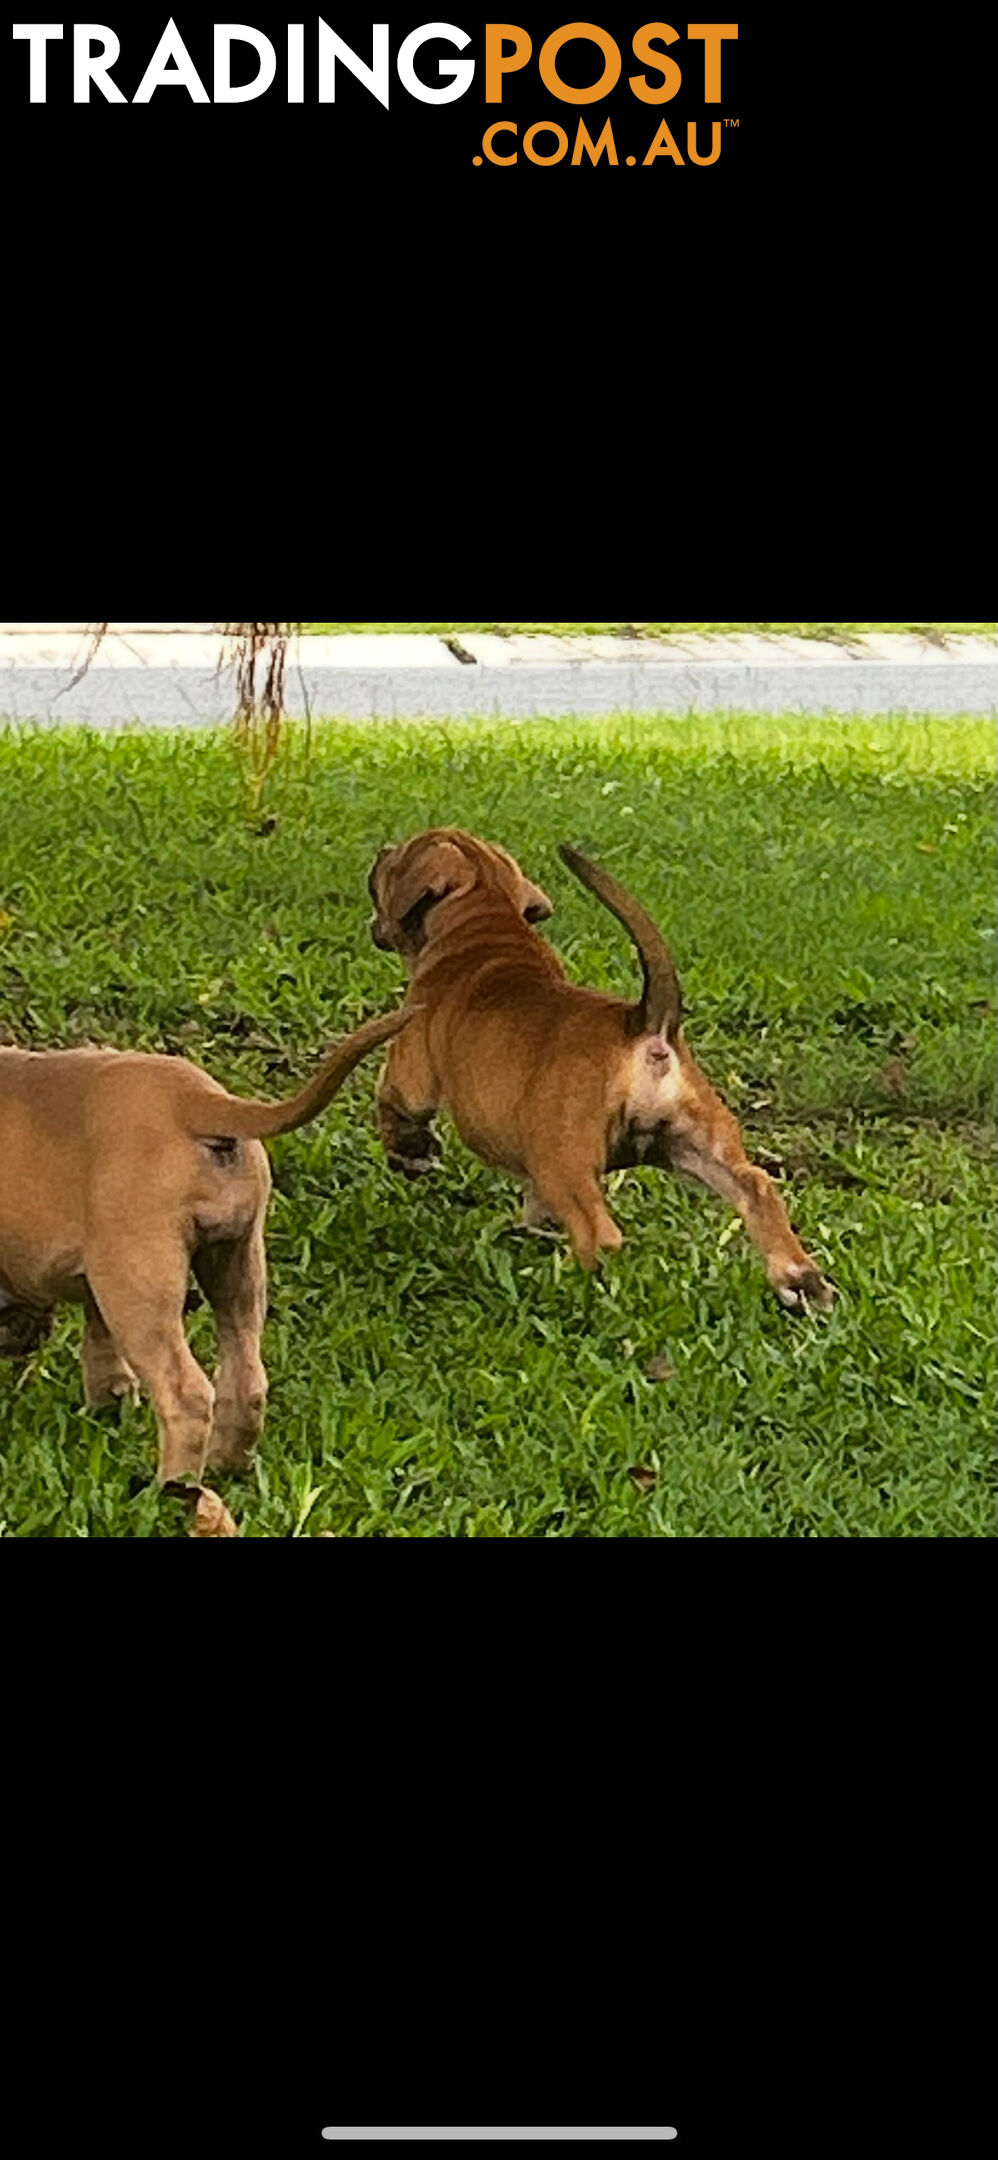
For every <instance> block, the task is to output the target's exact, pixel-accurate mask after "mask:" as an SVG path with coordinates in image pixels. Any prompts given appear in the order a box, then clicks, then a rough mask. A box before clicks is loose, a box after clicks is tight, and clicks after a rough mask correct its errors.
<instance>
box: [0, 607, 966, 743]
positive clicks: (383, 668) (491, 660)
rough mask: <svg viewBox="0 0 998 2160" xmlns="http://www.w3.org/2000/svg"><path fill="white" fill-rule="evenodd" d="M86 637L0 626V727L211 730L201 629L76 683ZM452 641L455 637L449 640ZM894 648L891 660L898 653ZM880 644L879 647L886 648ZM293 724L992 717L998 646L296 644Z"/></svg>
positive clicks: (217, 672) (224, 689)
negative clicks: (726, 716)
mask: <svg viewBox="0 0 998 2160" xmlns="http://www.w3.org/2000/svg"><path fill="white" fill-rule="evenodd" d="M83 630H84V626H82V625H76V626H69V625H65V626H64V625H57V626H56V625H31V626H28V625H18V626H16V628H15V626H13V625H7V624H4V625H0V715H2V716H3V720H0V725H2V724H3V721H13V722H28V723H34V724H36V725H43V726H54V725H60V724H65V723H75V724H80V723H83V724H85V725H87V726H92V727H96V728H117V727H122V726H129V725H136V724H139V725H144V726H149V727H157V728H158V727H218V726H222V725H224V724H225V723H226V722H228V721H230V720H231V719H232V715H233V710H234V704H235V695H234V684H233V674H232V669H231V665H228V664H226V665H223V666H221V667H220V666H219V658H220V655H221V654H222V651H223V647H222V641H221V640H220V639H219V638H218V637H217V636H216V635H213V634H212V633H211V631H210V627H209V626H208V625H203V624H198V625H196V626H193V625H191V626H181V625H169V626H164V627H163V628H162V629H161V630H160V631H158V632H154V631H153V630H152V628H151V626H132V625H128V626H124V625H121V626H118V629H117V630H116V633H115V634H113V635H109V636H108V638H107V639H105V641H104V644H103V645H102V647H101V648H100V650H99V652H98V653H97V654H96V655H95V656H94V657H93V659H92V660H91V663H90V665H89V666H88V668H87V669H86V672H85V673H82V674H80V673H79V670H80V668H81V665H82V662H83V660H84V658H85V657H86V653H87V641H86V638H85V636H84V635H83V634H82V633H83ZM455 643H457V641H455ZM895 646H896V647H897V648H902V649H903V650H901V651H900V652H899V656H898V657H893V655H892V651H891V648H892V647H895ZM885 648H886V649H885ZM286 709H287V712H288V714H289V716H290V717H291V718H297V719H302V718H305V717H307V716H308V715H311V716H312V717H314V718H318V717H322V716H328V717H333V716H336V717H342V718H344V719H352V720H372V721H377V720H389V721H391V720H395V719H399V720H403V719H404V720H409V719H413V720H416V719H436V720H448V719H483V720H492V719H508V720H514V721H515V720H527V719H532V718H542V717H550V718H562V717H568V716H570V715H580V716H584V715H593V716H596V715H612V714H615V713H639V714H643V715H650V714H653V713H660V714H674V715H677V716H681V715H686V714H690V713H694V712H724V711H729V712H740V713H799V714H802V715H803V714H806V713H813V714H815V715H820V714H824V713H836V714H841V715H846V716H850V715H852V716H857V717H858V716H863V715H865V716H873V715H876V714H886V713H898V714H912V715H917V714H929V713H931V714H942V715H955V714H958V713H959V714H966V715H977V716H982V717H988V718H994V717H995V716H998V645H995V644H992V643H991V641H990V640H988V639H985V638H980V637H978V638H969V637H961V638H958V639H954V640H953V641H952V643H951V645H950V646H948V647H947V648H943V649H936V648H934V647H928V648H926V647H924V646H922V645H921V643H920V641H919V640H917V639H915V638H907V637H905V638H900V637H899V638H897V639H896V640H895V639H889V640H885V638H884V637H883V636H880V637H877V638H869V639H857V640H856V642H855V644H854V645H852V646H848V647H838V646H832V645H828V644H818V643H817V642H815V645H814V648H813V651H809V650H808V649H807V645H806V641H804V640H801V639H798V638H778V637H772V638H762V637H732V638H720V637H718V638H706V637H698V638H692V637H689V638H682V639H680V638H677V639H676V640H675V641H674V645H672V646H670V648H669V650H668V652H667V653H663V651H662V649H661V648H660V647H658V646H654V645H651V644H650V643H641V642H639V641H637V640H627V639H621V640H611V639H608V638H602V637H601V638H596V637H593V638H589V639H584V638H568V639H565V640H555V639H552V638H510V639H508V640H503V639H499V638H495V637H490V636H484V635H483V636H473V635H468V636H462V638H461V639H460V643H459V646H458V649H457V650H455V649H454V646H448V645H446V644H445V643H444V641H443V640H442V639H440V638H437V637H435V636H430V635H408V636H393V635H386V636H382V637H377V638H374V637H365V636H355V637H354V636H344V637H303V638H300V639H293V640H292V641H291V644H290V648H289V653H288V664H287V674H286Z"/></svg>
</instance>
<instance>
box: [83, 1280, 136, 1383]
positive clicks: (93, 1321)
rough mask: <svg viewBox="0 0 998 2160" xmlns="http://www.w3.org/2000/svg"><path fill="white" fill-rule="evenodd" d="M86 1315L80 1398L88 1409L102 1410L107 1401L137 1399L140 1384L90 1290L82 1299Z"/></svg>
mask: <svg viewBox="0 0 998 2160" xmlns="http://www.w3.org/2000/svg"><path fill="white" fill-rule="evenodd" d="M84 1311H85V1314H86V1319H85V1322H84V1328H83V1342H82V1344H81V1347H80V1363H81V1365H82V1367H83V1398H84V1401H85V1403H86V1405H87V1409H88V1410H104V1409H106V1408H107V1407H108V1405H109V1404H118V1403H122V1402H137V1401H138V1393H139V1384H138V1381H137V1380H136V1378H135V1374H134V1373H133V1371H132V1368H131V1366H130V1365H129V1364H127V1363H126V1361H125V1359H124V1358H123V1357H122V1355H121V1352H120V1350H119V1349H118V1346H117V1344H116V1342H115V1340H114V1337H113V1335H111V1334H110V1333H109V1331H108V1329H107V1328H106V1327H105V1325H104V1320H103V1316H102V1314H101V1313H100V1311H99V1310H98V1307H97V1304H96V1302H95V1300H94V1296H93V1293H92V1291H90V1290H88V1291H87V1294H86V1297H85V1299H84Z"/></svg>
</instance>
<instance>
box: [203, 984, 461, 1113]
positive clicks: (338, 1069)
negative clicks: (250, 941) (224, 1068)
mask: <svg viewBox="0 0 998 2160" xmlns="http://www.w3.org/2000/svg"><path fill="white" fill-rule="evenodd" d="M417 1009H418V1008H416V1007H414V1006H406V1007H405V1008H404V1010H403V1011H401V1012H393V1013H382V1014H381V1015H380V1017H379V1018H378V1019H377V1020H365V1022H364V1024H363V1027H359V1028H357V1029H356V1030H355V1032H354V1034H352V1035H347V1036H346V1037H345V1038H344V1040H343V1042H340V1043H337V1045H336V1048H335V1050H333V1051H331V1052H330V1055H329V1056H328V1057H327V1059H326V1061H325V1064H323V1065H320V1067H319V1070H318V1072H317V1073H316V1075H315V1078H314V1079H313V1080H310V1081H309V1083H308V1086H307V1087H304V1088H302V1091H301V1094H300V1095H293V1096H292V1097H291V1098H290V1101H288V1102H280V1103H265V1102H243V1101H241V1100H240V1098H239V1096H238V1095H229V1096H228V1097H227V1098H223V1099H222V1100H221V1101H220V1102H219V1104H218V1107H217V1110H216V1109H215V1108H214V1107H213V1108H212V1110H211V1113H210V1116H211V1124H210V1126H208V1125H207V1124H206V1125H205V1130H204V1133H203V1134H202V1135H201V1137H203V1138H207V1137H211V1138H212V1139H220V1140H222V1139H229V1138H232V1139H238V1140H270V1139H272V1138H273V1137H274V1135H275V1134H277V1133H289V1132H297V1131H298V1128H299V1126H300V1125H310V1124H311V1122H312V1119H313V1118H317V1117H318V1116H319V1113H320V1111H322V1110H325V1108H326V1105H327V1103H331V1102H332V1099H333V1096H334V1095H337V1094H338V1093H339V1090H340V1088H341V1087H342V1086H343V1083H344V1081H345V1080H347V1079H348V1078H349V1076H350V1074H351V1073H352V1071H353V1069H354V1066H355V1065H359V1064H360V1061H361V1058H365V1057H366V1056H367V1055H368V1052H369V1051H371V1050H377V1049H378V1047H379V1045H380V1044H381V1043H386V1042H390V1041H391V1040H392V1037H393V1036H394V1035H399V1034H401V1032H402V1029H403V1028H404V1027H408V1025H409V1022H410V1020H411V1019H412V1017H413V1013H414V1012H415V1011H416V1010H417ZM198 1108H199V1116H200V1115H203V1114H204V1113H203V1112H202V1111H201V1106H200V1105H199V1106H198Z"/></svg>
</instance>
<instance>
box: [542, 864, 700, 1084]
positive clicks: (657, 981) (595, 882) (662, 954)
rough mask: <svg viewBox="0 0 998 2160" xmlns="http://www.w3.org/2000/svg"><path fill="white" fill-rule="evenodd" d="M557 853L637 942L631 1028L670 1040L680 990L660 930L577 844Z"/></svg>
mask: <svg viewBox="0 0 998 2160" xmlns="http://www.w3.org/2000/svg"><path fill="white" fill-rule="evenodd" d="M558 853H559V855H560V856H561V859H562V862H563V863H567V865H568V868H569V869H570V870H571V872H572V874H573V876H574V877H577V878H578V879H579V880H580V882H581V883H582V884H583V885H588V887H589V890H590V892H594V893H595V894H596V898H597V900H602V902H603V906H604V907H605V908H609V910H610V913H611V915H615V916H616V918H617V921H618V922H620V923H623V925H624V929H625V930H626V931H627V932H628V935H629V936H630V937H631V938H632V939H633V942H634V944H635V945H636V946H637V949H638V953H639V955H640V959H641V966H642V969H643V971H644V979H645V980H644V993H643V996H642V999H641V1003H640V1005H638V1006H636V1007H635V1032H636V1033H638V1034H642V1035H644V1034H652V1035H664V1036H665V1039H666V1041H667V1042H670V1043H674V1042H675V1041H676V1038H677V1036H678V1034H679V1030H680V1028H681V1026H682V1024H683V994H682V991H681V989H680V987H679V977H678V975H677V973H676V964H675V961H674V960H673V957H672V954H671V952H670V951H669V948H668V946H667V944H666V942H665V939H664V938H663V936H662V933H661V931H660V930H659V929H658V927H657V925H656V924H655V923H653V921H652V919H651V916H650V915H649V914H647V913H646V911H645V909H644V908H643V907H639V905H638V902H637V901H636V900H632V898H631V895H630V893H629V892H625V890H624V887H623V886H622V885H618V883H617V880H616V878H614V877H611V876H610V874H609V872H608V871H606V870H600V869H599V868H598V866H597V864H596V863H591V862H589V861H588V860H587V858H586V856H585V855H580V853H579V850H578V848H574V847H560V848H559V850H558Z"/></svg>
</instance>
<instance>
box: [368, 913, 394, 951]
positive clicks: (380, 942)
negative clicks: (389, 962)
mask: <svg viewBox="0 0 998 2160" xmlns="http://www.w3.org/2000/svg"><path fill="white" fill-rule="evenodd" d="M368 928H369V930H370V932H371V936H372V938H373V940H374V943H375V944H376V946H377V948H378V951H379V952H393V951H394V949H395V948H394V946H393V944H392V941H391V938H390V937H389V936H388V934H387V932H386V931H385V930H383V929H382V927H381V919H380V917H379V916H377V915H372V917H371V920H370V923H369V925H368Z"/></svg>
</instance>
